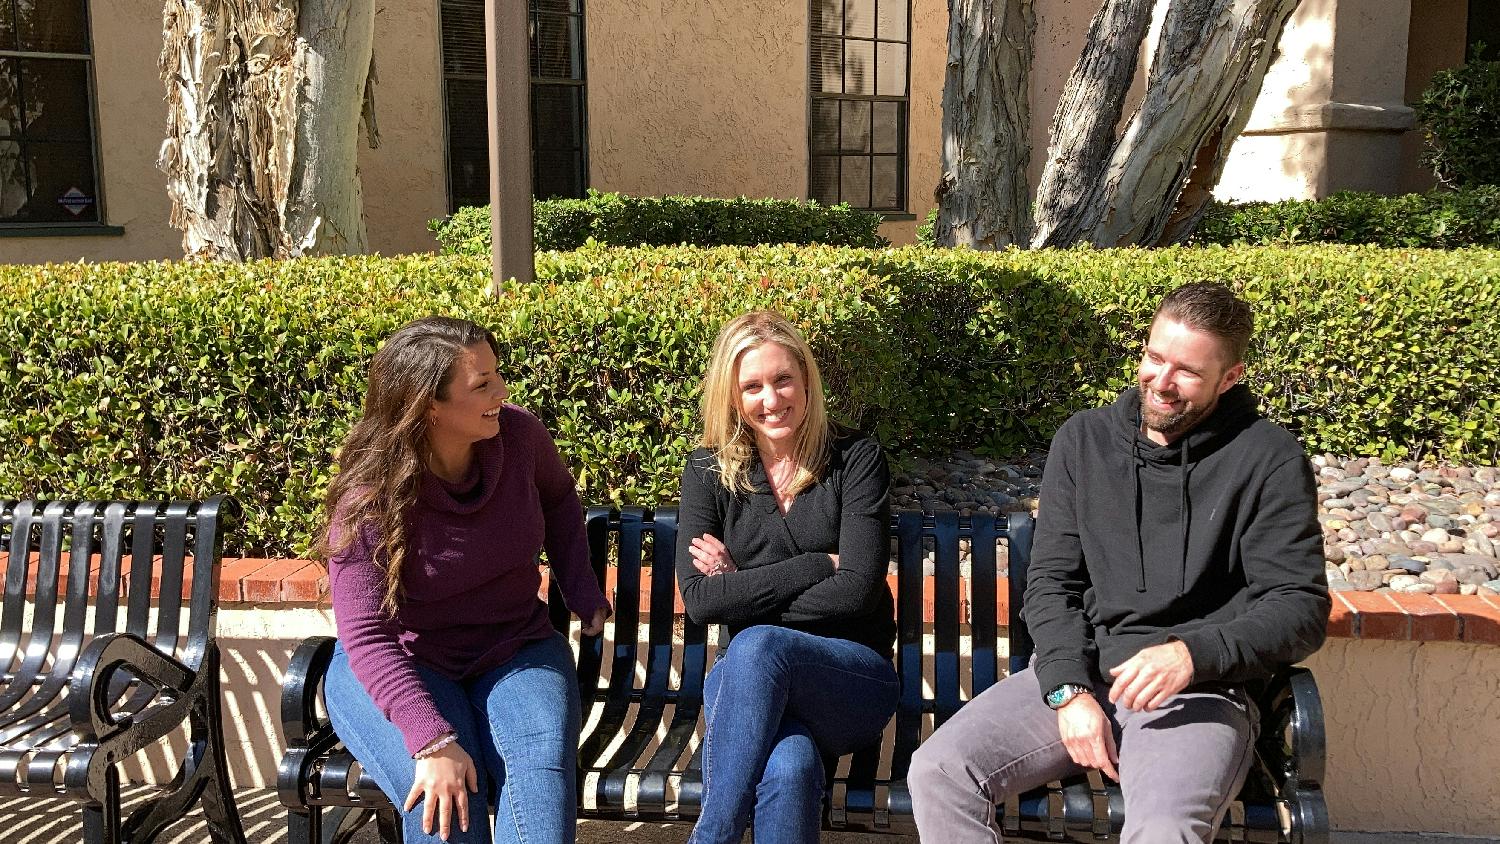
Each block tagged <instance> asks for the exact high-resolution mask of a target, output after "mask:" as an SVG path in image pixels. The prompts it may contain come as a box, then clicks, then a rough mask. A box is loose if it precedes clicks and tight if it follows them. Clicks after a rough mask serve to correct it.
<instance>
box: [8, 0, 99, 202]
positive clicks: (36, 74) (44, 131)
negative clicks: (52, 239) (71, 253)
mask: <svg viewBox="0 0 1500 844" xmlns="http://www.w3.org/2000/svg"><path fill="white" fill-rule="evenodd" d="M20 6H21V0H0V227H5V228H28V227H48V228H52V227H57V226H97V225H98V224H100V223H101V222H103V221H104V213H103V207H104V199H103V196H102V193H103V191H102V184H101V179H100V177H99V167H98V162H99V150H98V132H97V126H98V115H97V113H96V110H97V103H96V101H95V97H94V57H93V43H92V33H91V29H90V26H89V8H88V2H87V0H76V5H75V4H68V3H58V2H56V0H53V2H50V3H34V4H31V5H29V6H28V8H27V12H28V13H29V14H31V15H33V16H35V17H33V18H31V23H32V26H31V27H30V29H31V30H32V31H31V33H30V35H31V40H29V41H28V39H27V37H26V36H27V34H28V33H27V32H26V27H23V26H22V23H23V21H24V20H25V19H24V18H23V17H22V15H21V9H20ZM44 10H45V11H46V12H51V13H52V14H53V15H54V19H55V20H60V21H62V23H61V25H60V28H61V29H62V35H63V37H64V38H65V39H66V38H67V36H68V34H69V29H68V27H67V23H68V22H69V21H68V18H69V17H70V13H71V17H72V18H73V20H72V23H73V24H74V28H73V31H72V33H71V34H72V35H73V36H74V39H76V40H75V43H74V44H73V45H72V46H75V47H76V48H77V49H47V48H52V47H57V46H62V45H59V44H57V43H55V42H54V43H49V42H48V41H47V39H46V37H45V36H46V30H47V29H48V27H47V26H46V24H47V23H51V22H53V20H54V19H47V20H44V19H43V18H42V17H41V16H42V15H43V14H44ZM54 35H55V33H54ZM28 47H31V48H30V49H28ZM55 62H66V63H73V64H75V66H77V67H79V68H81V73H78V74H77V75H76V77H75V80H76V84H73V85H67V84H66V82H67V81H69V80H65V79H64V80H62V81H63V83H64V84H63V85H59V79H60V78H61V77H60V76H59V73H58V71H57V70H55V69H54V70H53V71H52V72H51V73H43V71H42V70H41V68H40V65H45V64H50V63H55ZM43 80H45V84H50V85H51V86H54V91H55V90H56V88H57V87H66V88H71V89H72V90H71V91H64V92H63V93H64V94H65V95H66V94H76V96H74V97H67V96H64V97H63V98H62V100H61V101H58V100H50V99H49V100H44V101H42V102H41V103H40V105H39V104H38V102H37V101H36V100H35V99H34V98H33V97H31V96H30V94H32V93H33V92H32V90H31V89H34V88H36V87H38V86H42V85H44V81H43ZM7 93H8V94H9V95H10V103H11V107H10V108H9V109H7V108H6V105H7V104H6V101H5V100H6V98H5V95H6V94H7ZM50 103H57V104H56V105H52V106H51V107H50V108H49V107H48V106H49V104H50ZM80 104H81V106H82V108H81V110H79V111H77V112H76V113H74V115H73V118H74V121H75V122H76V123H77V124H78V125H77V126H75V127H72V131H69V130H68V127H63V128H62V129H61V130H59V129H56V128H53V129H51V130H49V128H48V127H46V126H43V127H41V128H37V126H36V124H37V122H38V120H39V119H46V120H52V119H53V118H52V115H53V114H55V113H57V111H58V109H59V108H62V109H64V110H65V113H64V116H63V120H64V121H66V120H67V118H68V115H67V114H66V109H67V108H68V107H69V106H70V105H71V106H74V107H76V106H78V105H80ZM7 112H8V113H9V114H10V115H11V116H12V117H13V121H10V125H9V126H7V121H6V120H5V117H6V114H7ZM7 148H9V150H10V153H9V154H7ZM44 152H50V153H51V154H50V155H44ZM43 163H45V164H46V167H40V166H38V165H39V164H43ZM69 163H72V164H73V165H74V167H73V168H72V169H71V170H70V168H68V164H69ZM7 164H9V165H10V167H9V169H10V172H9V173H7V172H6V171H7V169H8V168H7ZM39 171H48V172H50V173H51V175H48V176H44V175H39ZM16 177H19V178H18V179H17V178H16ZM7 181H9V182H11V184H9V185H7ZM62 185H66V186H67V187H66V188H62V189H59V186H62ZM10 187H19V188H20V192H19V193H18V194H17V193H11V192H10V190H9V188H10ZM84 191H88V193H84ZM7 194H9V196H7ZM75 209H76V210H77V213H74V210H75Z"/></svg>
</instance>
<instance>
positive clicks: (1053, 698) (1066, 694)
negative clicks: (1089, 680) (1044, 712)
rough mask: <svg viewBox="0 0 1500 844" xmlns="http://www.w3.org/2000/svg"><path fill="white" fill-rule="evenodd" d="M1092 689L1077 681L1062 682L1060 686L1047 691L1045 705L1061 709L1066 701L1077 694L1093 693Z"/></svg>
mask: <svg viewBox="0 0 1500 844" xmlns="http://www.w3.org/2000/svg"><path fill="white" fill-rule="evenodd" d="M1093 691H1094V690H1093V689H1090V688H1089V687H1088V686H1080V685H1078V684H1077V683H1063V684H1062V685H1061V686H1058V687H1057V688H1055V689H1053V690H1052V691H1050V692H1048V693H1047V696H1046V698H1044V699H1045V700H1046V701H1047V706H1048V707H1049V708H1051V709H1061V708H1063V706H1065V705H1066V704H1067V703H1068V701H1070V700H1072V699H1073V698H1075V697H1078V696H1079V695H1087V694H1093Z"/></svg>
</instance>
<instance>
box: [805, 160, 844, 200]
mask: <svg viewBox="0 0 1500 844" xmlns="http://www.w3.org/2000/svg"><path fill="white" fill-rule="evenodd" d="M811 188H812V190H811V193H812V198H813V199H816V200H817V201H819V202H821V203H823V204H824V205H837V204H838V202H839V160H838V158H837V157H836V156H832V155H815V156H813V160H812V185H811Z"/></svg>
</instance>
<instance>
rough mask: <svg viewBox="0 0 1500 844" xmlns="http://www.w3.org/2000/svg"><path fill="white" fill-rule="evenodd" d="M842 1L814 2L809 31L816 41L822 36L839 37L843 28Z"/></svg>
mask: <svg viewBox="0 0 1500 844" xmlns="http://www.w3.org/2000/svg"><path fill="white" fill-rule="evenodd" d="M841 3H842V0H812V9H811V10H810V11H809V13H808V14H809V19H808V24H809V26H808V31H809V32H811V33H812V36H813V38H814V39H816V38H817V37H818V36H820V35H827V36H830V37H835V38H836V37H838V35H839V34H840V32H841V31H842V29H841V28H842V26H843V18H842V15H843V6H842V5H841Z"/></svg>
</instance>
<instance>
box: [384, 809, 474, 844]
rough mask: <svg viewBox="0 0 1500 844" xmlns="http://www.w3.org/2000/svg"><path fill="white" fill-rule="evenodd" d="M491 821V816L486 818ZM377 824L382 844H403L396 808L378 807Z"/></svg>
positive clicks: (399, 818)
mask: <svg viewBox="0 0 1500 844" xmlns="http://www.w3.org/2000/svg"><path fill="white" fill-rule="evenodd" d="M484 823H489V818H485V819H484ZM375 825H376V826H377V827H379V828H380V844H402V842H403V841H404V836H403V834H402V832H401V816H400V815H399V814H397V813H396V810H395V809H376V810H375Z"/></svg>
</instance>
